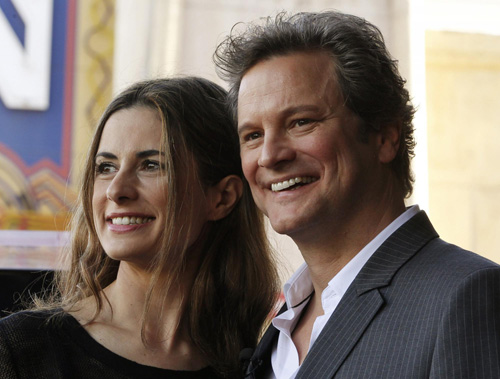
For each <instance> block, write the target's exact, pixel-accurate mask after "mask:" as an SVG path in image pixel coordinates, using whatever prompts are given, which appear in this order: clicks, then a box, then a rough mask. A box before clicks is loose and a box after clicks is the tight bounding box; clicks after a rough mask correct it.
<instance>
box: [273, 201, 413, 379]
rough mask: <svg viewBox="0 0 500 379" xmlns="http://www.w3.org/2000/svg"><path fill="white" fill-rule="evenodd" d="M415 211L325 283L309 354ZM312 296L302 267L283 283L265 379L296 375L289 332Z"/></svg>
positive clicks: (296, 362)
mask: <svg viewBox="0 0 500 379" xmlns="http://www.w3.org/2000/svg"><path fill="white" fill-rule="evenodd" d="M419 210H420V209H419V207H418V205H415V206H412V207H410V208H408V209H407V210H406V211H405V212H404V213H403V214H401V215H400V216H399V217H398V218H397V219H395V220H394V221H393V222H392V223H391V224H390V225H388V226H387V227H386V228H385V229H384V230H383V231H381V232H380V233H379V234H378V235H377V236H376V237H375V238H374V239H373V240H371V241H370V242H369V243H368V244H367V245H366V246H365V247H364V248H363V249H362V250H361V251H360V252H359V253H358V254H356V256H354V258H352V259H351V260H350V261H349V263H347V265H345V266H344V267H343V268H342V270H340V271H339V272H338V273H337V275H335V276H334V277H333V278H332V279H331V280H330V281H329V282H328V285H327V287H326V288H325V289H324V290H323V292H322V293H321V304H322V307H323V311H324V314H323V315H321V316H319V317H317V318H316V321H315V322H314V325H313V329H312V333H311V340H310V342H309V350H310V349H311V347H312V346H313V344H314V342H315V341H316V339H317V338H318V336H319V334H320V333H321V331H322V330H323V327H324V326H325V325H326V323H327V321H328V319H329V318H330V316H331V315H332V314H333V312H334V311H335V308H336V307H337V305H338V304H339V302H340V300H341V299H342V296H344V294H345V292H346V291H347V289H348V288H349V286H350V285H351V283H352V282H353V281H354V279H355V278H356V276H357V275H358V273H359V272H360V271H361V269H362V268H363V266H364V265H365V263H366V262H367V261H368V260H369V259H370V257H371V256H372V255H373V253H374V252H375V251H376V250H377V249H378V248H379V247H380V245H382V243H384V241H385V240H386V239H387V238H388V237H389V236H390V235H391V234H392V233H394V232H395V231H396V230H397V229H398V228H399V227H400V226H401V225H403V224H404V223H405V222H406V221H408V220H409V219H410V218H412V217H413V216H414V215H415V214H417V213H418V212H419ZM312 292H313V285H312V282H311V277H310V275H309V268H308V267H307V265H306V264H305V263H304V264H303V265H302V266H300V267H299V269H298V270H297V271H296V272H295V273H294V274H293V275H292V277H291V278H290V279H289V280H288V281H287V282H286V283H285V286H284V289H283V293H284V295H285V300H286V304H287V308H288V309H287V311H286V312H283V313H282V314H281V315H279V316H277V317H275V318H274V320H273V321H272V323H273V325H274V326H275V327H276V329H278V330H279V331H280V333H279V337H278V341H277V343H276V344H275V345H274V348H273V352H272V355H271V366H272V373H271V375H270V376H269V378H270V379H276V378H277V379H293V378H295V376H296V375H297V372H298V371H299V368H300V366H299V354H298V352H297V349H296V347H295V344H294V343H293V341H292V332H293V330H294V329H295V326H296V325H297V322H298V321H299V319H300V315H301V313H302V311H303V310H304V308H305V307H306V305H307V303H308V301H309V298H310V295H311V294H312Z"/></svg>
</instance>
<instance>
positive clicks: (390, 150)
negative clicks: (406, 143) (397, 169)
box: [377, 122, 401, 163]
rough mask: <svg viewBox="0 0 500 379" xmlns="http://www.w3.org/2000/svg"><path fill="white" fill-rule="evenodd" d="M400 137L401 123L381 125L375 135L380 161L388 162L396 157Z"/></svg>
mask: <svg viewBox="0 0 500 379" xmlns="http://www.w3.org/2000/svg"><path fill="white" fill-rule="evenodd" d="M400 138H401V124H400V123H399V122H394V123H390V124H386V125H384V126H382V128H381V130H380V132H379V133H378V135H377V142H378V145H379V149H378V158H379V160H380V162H382V163H390V162H392V161H393V160H394V158H396V155H397V153H398V150H399V144H400Z"/></svg>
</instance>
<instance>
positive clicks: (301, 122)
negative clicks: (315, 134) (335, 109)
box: [295, 118, 313, 126]
mask: <svg viewBox="0 0 500 379" xmlns="http://www.w3.org/2000/svg"><path fill="white" fill-rule="evenodd" d="M311 122H313V120H311V119H309V118H303V119H300V120H297V121H295V125H297V126H304V125H307V124H310V123H311Z"/></svg>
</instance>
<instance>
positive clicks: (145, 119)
mask: <svg viewBox="0 0 500 379" xmlns="http://www.w3.org/2000/svg"><path fill="white" fill-rule="evenodd" d="M161 144H162V124H161V121H160V118H159V117H158V113H157V112H156V111H155V110H153V109H150V108H147V107H132V108H127V109H122V110H119V111H117V112H115V113H114V114H112V115H111V117H110V118H109V119H108V121H107V122H106V124H105V126H104V130H103V133H102V136H101V141H100V143H99V148H98V151H97V154H96V156H95V167H96V172H95V180H94V193H93V197H92V206H93V214H94V223H95V226H96V230H97V235H98V237H99V240H100V242H101V245H102V247H103V248H104V250H105V252H106V254H107V255H108V256H110V257H111V258H113V259H117V260H124V261H133V262H137V263H139V262H141V263H144V264H148V263H149V262H150V260H151V258H152V257H153V256H154V255H155V253H156V252H157V251H158V250H159V248H160V243H161V235H162V233H163V231H164V228H165V223H166V208H167V201H168V194H167V186H166V176H165V175H164V171H163V170H162V165H163V161H164V158H163V156H162V153H161ZM189 187H190V186H188V185H186V188H189ZM193 187H198V186H193ZM191 189H192V188H189V190H191ZM181 192H182V191H181ZM200 192H202V191H201V189H200ZM198 198H199V199H202V198H203V193H200V196H198ZM200 201H201V200H200ZM200 205H201V204H200ZM200 208H201V209H200V219H201V221H200V226H199V228H198V227H196V226H195V227H193V229H195V230H196V229H197V228H198V229H201V224H202V223H204V222H205V221H206V216H205V218H204V216H203V214H204V213H203V207H202V206H201V207H200ZM198 232H199V231H198Z"/></svg>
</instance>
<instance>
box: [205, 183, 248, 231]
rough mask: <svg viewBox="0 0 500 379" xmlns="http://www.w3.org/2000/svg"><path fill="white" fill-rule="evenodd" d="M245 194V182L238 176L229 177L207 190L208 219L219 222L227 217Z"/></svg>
mask: <svg viewBox="0 0 500 379" xmlns="http://www.w3.org/2000/svg"><path fill="white" fill-rule="evenodd" d="M242 194H243V181H242V180H241V178H239V177H238V176H236V175H229V176H226V177H225V178H224V179H222V180H221V181H220V182H219V183H217V184H216V185H214V186H212V187H209V188H208V189H207V201H208V206H209V209H208V219H209V220H210V221H217V220H220V219H222V218H224V217H226V216H227V215H228V214H229V213H230V212H231V211H232V210H233V208H234V206H235V205H236V203H237V202H238V200H239V199H240V198H241V196H242Z"/></svg>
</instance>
